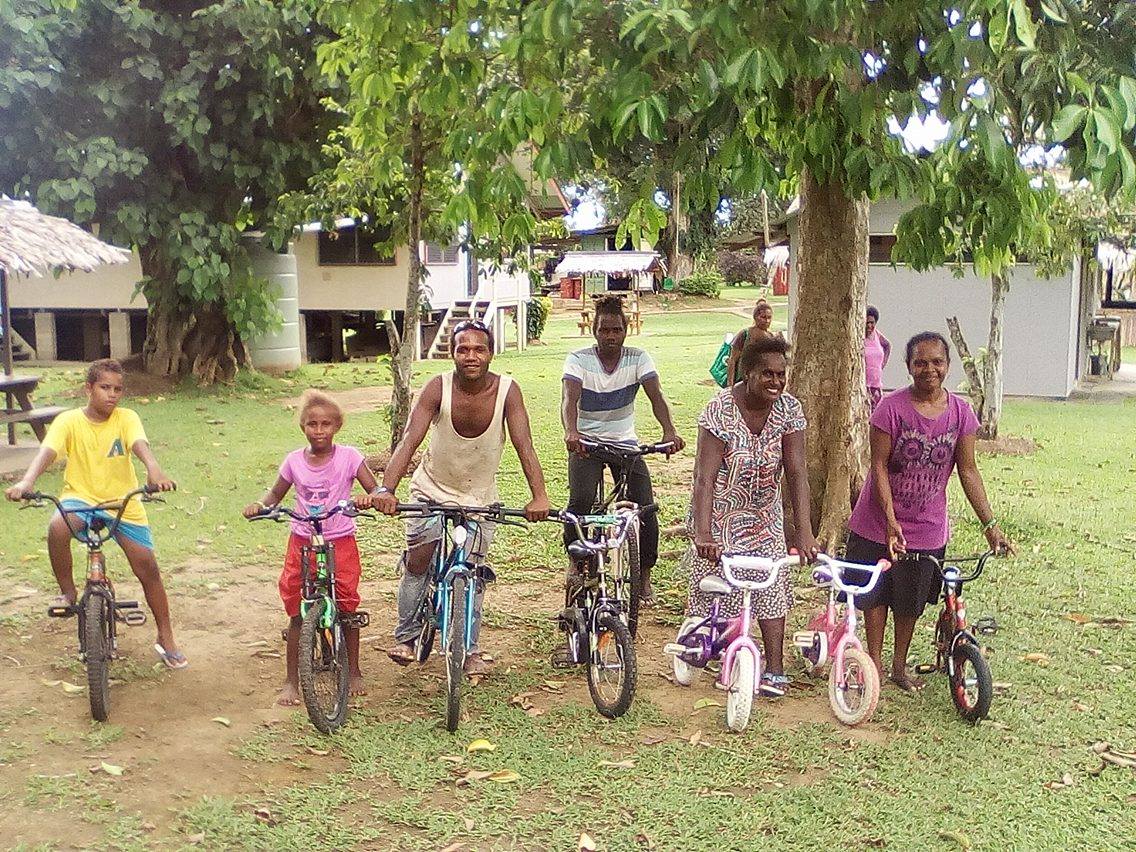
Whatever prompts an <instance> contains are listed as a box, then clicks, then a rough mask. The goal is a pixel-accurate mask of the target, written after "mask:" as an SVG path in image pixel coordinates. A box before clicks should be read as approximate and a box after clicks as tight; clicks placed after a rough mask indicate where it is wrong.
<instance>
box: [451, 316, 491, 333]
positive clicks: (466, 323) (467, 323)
mask: <svg viewBox="0 0 1136 852" xmlns="http://www.w3.org/2000/svg"><path fill="white" fill-rule="evenodd" d="M470 329H473V330H474V331H480V332H482V333H483V334H489V326H487V325H486V324H485V323H483V322H482V321H481V320H475V319H467V320H462V321H461V322H459V323H458V324H457V325H455V326H454V331H453V335H454V337H457V336H458V335H459V334H461V333H462V332H463V331H469V330H470Z"/></svg>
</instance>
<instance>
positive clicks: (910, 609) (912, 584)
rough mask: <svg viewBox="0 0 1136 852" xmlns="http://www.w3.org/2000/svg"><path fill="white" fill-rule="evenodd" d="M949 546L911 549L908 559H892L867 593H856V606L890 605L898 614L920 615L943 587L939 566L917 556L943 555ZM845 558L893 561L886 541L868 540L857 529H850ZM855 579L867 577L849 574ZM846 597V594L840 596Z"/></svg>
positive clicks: (852, 560) (939, 557)
mask: <svg viewBox="0 0 1136 852" xmlns="http://www.w3.org/2000/svg"><path fill="white" fill-rule="evenodd" d="M946 550H947V548H946V547H945V546H944V547H940V548H938V549H936V550H908V551H907V556H908V558H906V559H900V560H898V561H894V562H892V566H891V568H889V569H888V570H887V571H885V572H884V573H883V574H881V575H880V581H879V582H878V583H876V587H875V588H874V589H872V590H871V591H870V592H868V593H867V594H864V595H856V608H857V609H860V610H865V609H872V608H874V607H878V606H887V607H890V608H891V611H892V612H894V613H895V614H896V615H909V616H912V615H913V616H915V617H916V618H918V617H919V616H920V615H922V614H923V610H924V609H925V608H926V607H927V604H929V603H935V602H936V601H937V600H938V599H939V592H940V591H941V590H942V588H943V581H942V578H941V577H940V576H939V570H938V568H936V567H935V565H934V563H933V562H931V560H929V559H914V558H912V557H915V556H934V557H935V558H936V559H940V560H941V559H942V558H943V555H944V554H945V553H946ZM844 558H845V559H847V560H848V561H849V562H862V563H865V564H875V563H876V562H879V561H880V560H881V559H887V560H889V561H891V556H889V555H888V548H887V545H886V544H880V543H879V542H875V541H869V540H868V539H866V538H863V537H862V536H858V535H856V533H854V532H849V533H848V547H847V549H846V551H845V555H844ZM849 579H851V580H852V581H853V582H859V581H862V580H867V579H868V578H867V575H866V574H865V575H864V576H863V577H850V578H849ZM841 597H842V598H843V595H842V596H841Z"/></svg>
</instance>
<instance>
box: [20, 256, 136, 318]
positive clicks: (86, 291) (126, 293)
mask: <svg viewBox="0 0 1136 852" xmlns="http://www.w3.org/2000/svg"><path fill="white" fill-rule="evenodd" d="M141 278H142V266H141V265H140V264H139V262H138V255H134V256H133V257H132V258H131V260H130V263H124V264H120V265H118V266H103V267H100V268H99V269H96V270H95V271H94V272H67V273H64V274H63V275H60V276H59V277H58V278H54V277H52V276H50V275H49V276H47V277H46V278H24V277H22V276H12V277H10V278H9V279H8V292H9V293H10V296H9V298H10V299H11V300H12V307H13V308H41V309H44V310H52V309H55V308H82V309H87V310H99V309H102V308H116V309H125V308H141V309H144V308H145V307H146V299H145V298H144V297H143V296H142V294H141V293H140V294H138V296H137V298H134V299H133V300H132V299H131V297H132V296H133V295H134V287H135V286H136V285H137V283H138V281H139V280H140V279H141Z"/></svg>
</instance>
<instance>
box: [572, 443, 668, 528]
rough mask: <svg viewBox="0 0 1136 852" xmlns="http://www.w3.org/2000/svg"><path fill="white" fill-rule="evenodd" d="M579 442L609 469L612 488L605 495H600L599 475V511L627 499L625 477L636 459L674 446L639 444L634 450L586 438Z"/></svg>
mask: <svg viewBox="0 0 1136 852" xmlns="http://www.w3.org/2000/svg"><path fill="white" fill-rule="evenodd" d="M580 443H581V444H582V445H583V447H584V449H585V450H587V451H588V453H589V455H595V456H596V457H597V458H599V459H600V460H601V461H603V462H604V463H605V464H606V465H607V467H609V468H610V469H611V475H612V489H611V491H610V492H609V493H608V495H607V496H606V497H602V496H601V495H602V494H603V488H604V482H603V477H602V476H601V477H600V483H599V487H598V489H597V492H598V493H597V494H596V498H597V500H596V511H597V512H599V513H602V512H606V511H607V510H608V509H610V508H612V507H613V506H616V505H618V504H619V503H620V502H624V501H626V500H627V479H628V476H629V475H630V470H631V465H632V464H633V463H634V462H635V460H636V459H639V458H643V456H646V455H650V454H652V453H670V452H671V451H672V450H673V448H674V444H671V443H669V442H668V443H665V444H640V445H639V447H638V448H636V449H634V450H632V449H631V448H630V447H619V446H616V445H613V444H604V443H601V442H598V441H589V440H587V439H585V440H582V441H581V442H580Z"/></svg>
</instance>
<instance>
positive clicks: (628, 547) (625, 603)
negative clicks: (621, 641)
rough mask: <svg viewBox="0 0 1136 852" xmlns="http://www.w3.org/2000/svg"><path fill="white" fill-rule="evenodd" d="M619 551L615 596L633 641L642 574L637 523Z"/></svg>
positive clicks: (637, 629) (636, 629)
mask: <svg viewBox="0 0 1136 852" xmlns="http://www.w3.org/2000/svg"><path fill="white" fill-rule="evenodd" d="M619 550H620V562H621V563H622V565H623V570H622V571H621V572H620V576H619V577H617V578H616V596H617V597H618V598H619V606H620V608H621V609H622V610H623V613H624V621H625V623H626V624H627V630H628V632H629V633H631V638H632V639H634V638H635V636H636V635H637V634H638V632H639V601H640V599H641V598H642V596H643V595H642V592H643V589H642V588H641V584H642V582H643V572H642V569H641V568H640V566H639V522H638V521H636V522H635V523H634V524H632V526H631V528H630V529H629V530H628V531H627V538H625V539H624V540H623V544H622V546H620V548H619Z"/></svg>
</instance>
